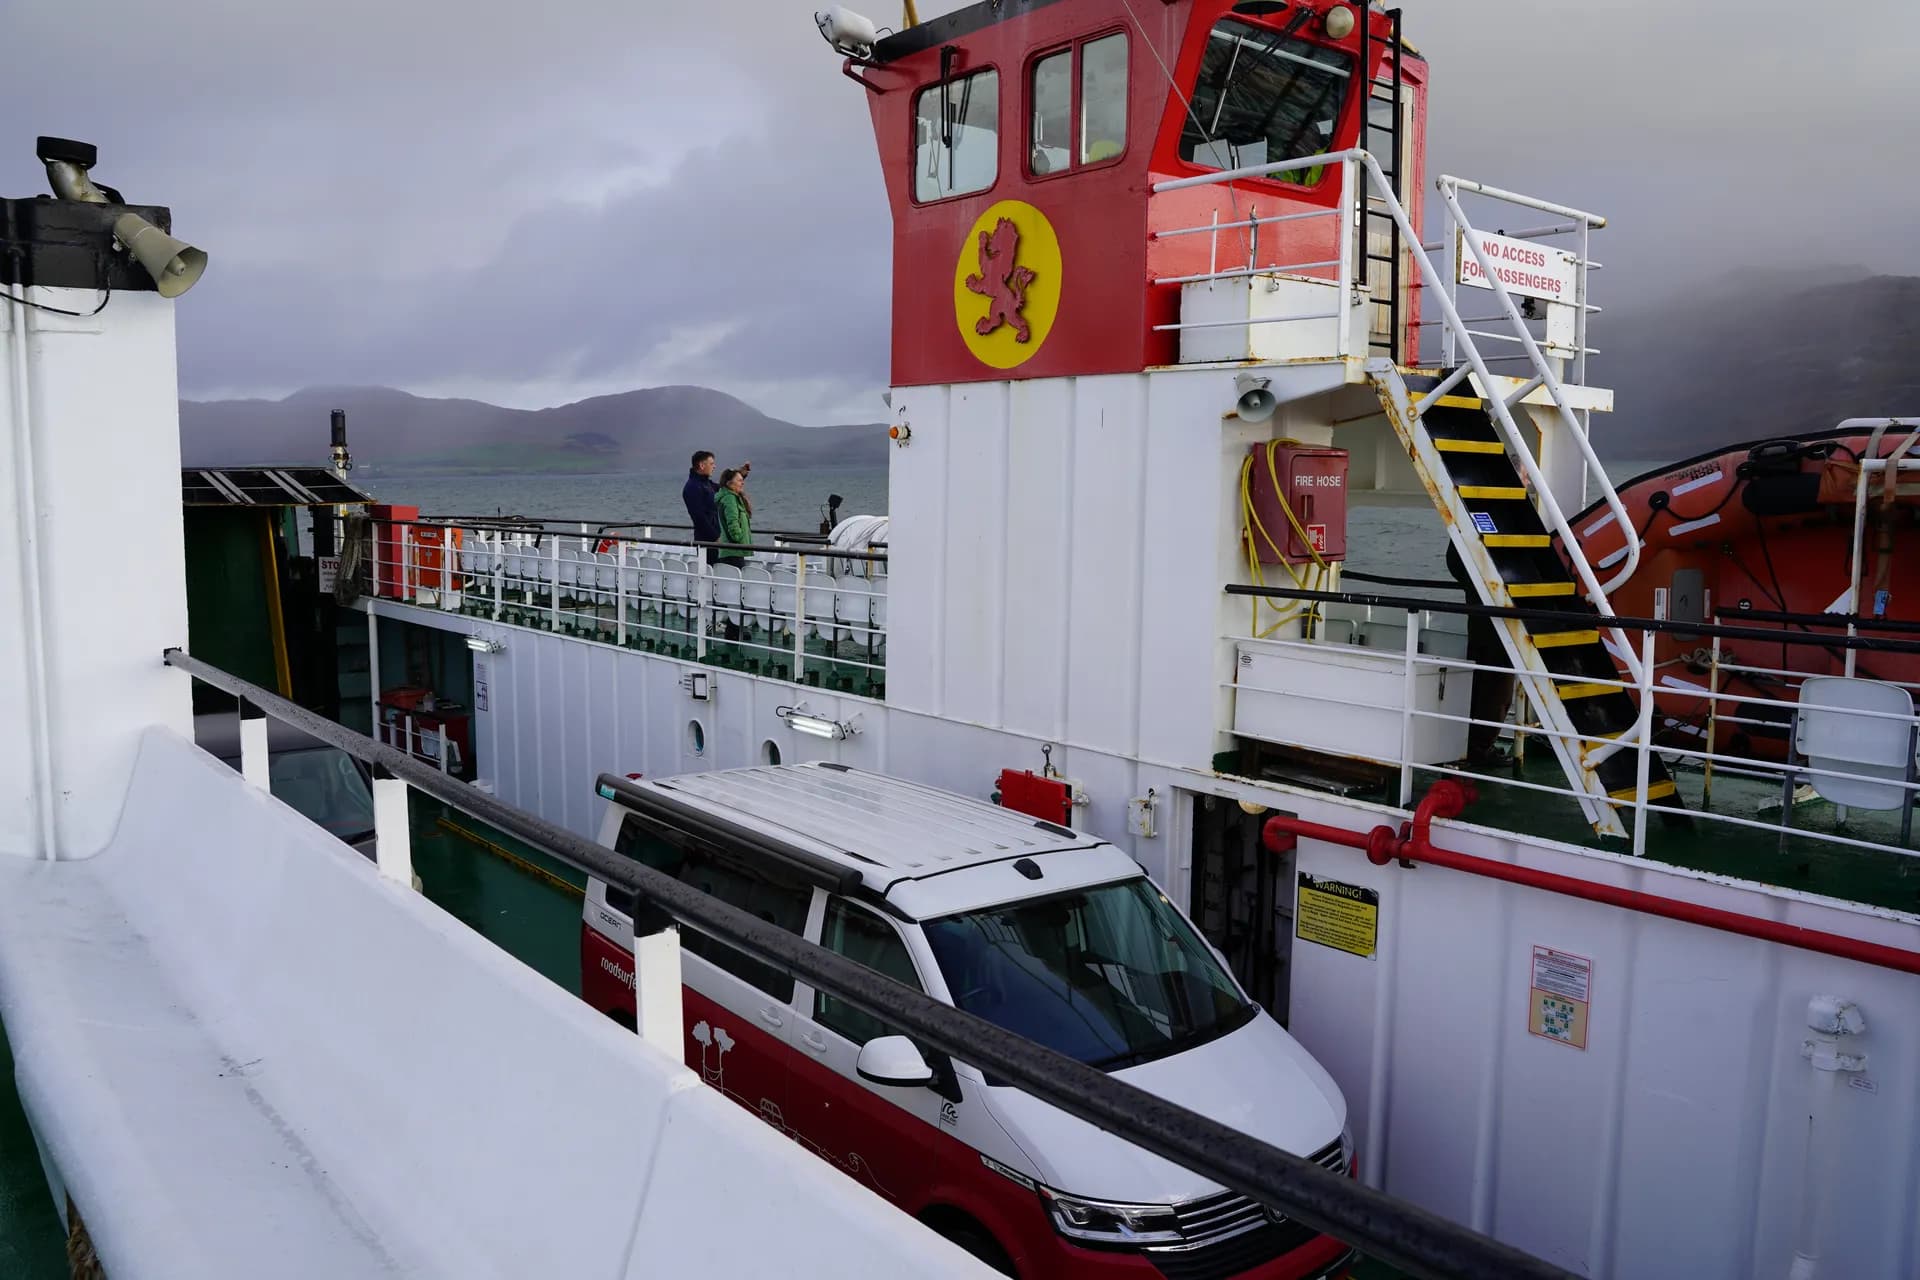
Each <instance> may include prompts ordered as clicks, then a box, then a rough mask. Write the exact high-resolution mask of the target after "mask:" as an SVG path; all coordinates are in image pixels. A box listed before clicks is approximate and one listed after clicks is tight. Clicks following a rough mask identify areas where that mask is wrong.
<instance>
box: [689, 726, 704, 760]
mask: <svg viewBox="0 0 1920 1280" xmlns="http://www.w3.org/2000/svg"><path fill="white" fill-rule="evenodd" d="M687 750H688V751H691V752H692V753H693V754H694V755H696V756H703V755H705V754H706V753H707V731H706V729H705V728H703V727H702V726H701V724H700V722H699V721H698V720H689V721H687Z"/></svg>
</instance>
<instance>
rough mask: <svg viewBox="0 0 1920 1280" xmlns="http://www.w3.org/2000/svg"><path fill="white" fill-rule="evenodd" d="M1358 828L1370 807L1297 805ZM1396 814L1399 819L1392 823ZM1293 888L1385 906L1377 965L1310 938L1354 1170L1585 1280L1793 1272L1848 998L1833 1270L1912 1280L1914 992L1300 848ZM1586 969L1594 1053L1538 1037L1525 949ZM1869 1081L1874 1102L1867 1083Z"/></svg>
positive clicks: (1877, 926)
mask: <svg viewBox="0 0 1920 1280" xmlns="http://www.w3.org/2000/svg"><path fill="white" fill-rule="evenodd" d="M1298 808H1299V811H1300V812H1301V814H1302V816H1307V817H1311V818H1314V819H1315V820H1319V821H1328V822H1332V823H1335V824H1337V825H1342V826H1347V827H1356V826H1358V827H1361V828H1362V829H1364V827H1365V826H1368V825H1371V822H1370V821H1364V819H1366V818H1367V816H1368V815H1364V814H1356V813H1355V812H1354V811H1353V808H1352V807H1341V806H1337V805H1334V804H1332V803H1328V802H1325V801H1305V800H1304V799H1303V801H1302V802H1301V803H1300V804H1299V805H1298ZM1381 817H1382V818H1384V817H1385V815H1381ZM1435 843H1436V844H1439V845H1441V846H1442V847H1444V848H1452V849H1458V850H1460V851H1461V852H1466V853H1474V854H1479V855H1482V856H1487V857H1493V858H1497V859H1500V860H1502V861H1518V862H1523V863H1524V864H1525V865H1528V866H1532V867H1537V868H1540V869H1542V870H1547V871H1553V872H1558V873H1561V874H1566V875H1573V876H1578V877H1582V878H1585V879H1589V880H1593V881H1597V882H1600V883H1604V884H1611V885H1619V886H1623V887H1627V888H1634V889H1640V890H1643V891H1645V892H1649V893H1655V894H1661V895H1667V896H1672V897H1676V898H1681V899H1684V900H1688V901H1694V902H1700V903H1704V904H1707V905H1711V906H1716V907H1721V908H1724V909H1728V910H1733V911H1740V912H1745V913H1749V914H1753V915H1758V916H1763V917H1766V918H1771V919H1779V920H1784V921H1786V922H1788V923H1791V924H1796V925H1801V926H1805V927H1808V928H1813V929H1821V930H1827V931H1831V932H1836V933H1843V934H1848V935H1852V936H1857V937H1865V938H1868V939H1870V940H1873V941H1877V942H1881V943H1886V944H1889V945H1894V946H1901V947H1906V948H1909V949H1912V948H1916V947H1920V922H1916V921H1915V920H1914V918H1912V917H1904V918H1898V919H1896V918H1890V917H1889V916H1888V915H1887V913H1875V912H1866V911H1861V910H1858V909H1853V908H1849V907H1846V906H1843V905H1839V904H1834V903H1830V902H1824V901H1820V900H1812V899H1806V898H1801V897H1798V896H1797V895H1794V894H1791V893H1788V892H1786V891H1782V890H1775V889H1763V888H1761V887H1760V886H1753V885H1739V884H1729V883H1725V882H1719V881H1713V880H1709V879H1707V878H1705V877H1701V876H1698V875H1693V874H1689V873H1687V872H1684V871H1679V870H1676V869H1673V868H1669V867H1663V866H1661V865H1659V864H1655V863H1635V862H1633V861H1632V860H1631V859H1626V858H1615V857H1611V856H1608V855H1603V854H1588V853H1582V852H1576V851H1572V850H1557V849H1552V848H1541V847H1539V846H1533V847H1529V848H1527V849H1526V850H1525V851H1524V853H1522V852H1521V851H1520V850H1519V849H1518V848H1517V846H1516V845H1515V844H1514V843H1513V842H1512V841H1510V840H1508V839H1505V838H1503V837H1500V836H1498V835H1496V834H1494V833H1490V832H1485V831H1480V830H1472V829H1448V830H1444V831H1441V832H1439V833H1438V834H1437V835H1436V839H1435ZM1299 869H1300V870H1301V871H1302V872H1305V873H1309V874H1314V875H1323V876H1330V877H1332V878H1334V879H1337V880H1342V881H1346V882H1348V883H1351V884H1360V885H1367V886H1370V887H1372V888H1375V889H1377V890H1378V891H1379V894H1380V950H1379V954H1378V957H1377V958H1376V959H1372V960H1368V959H1362V958H1359V957H1355V956H1351V955H1347V954H1345V953H1343V952H1339V951H1335V950H1332V949H1329V948H1326V947H1322V946H1317V945H1314V944H1312V943H1307V942H1300V941H1296V942H1295V944H1294V951H1293V987H1292V995H1293V1005H1292V1021H1291V1026H1292V1030H1293V1031H1294V1033H1295V1034H1296V1035H1297V1036H1298V1037H1299V1038H1300V1040H1301V1042H1302V1043H1303V1044H1305V1045H1306V1046H1307V1047H1308V1048H1309V1049H1310V1050H1312V1052H1313V1053H1314V1054H1315V1056H1316V1057H1318V1058H1319V1059H1320V1061H1321V1062H1322V1063H1323V1064H1324V1065H1325V1066H1326V1067H1327V1068H1328V1070H1329V1071H1331V1072H1332V1073H1333V1075H1334V1077H1335V1078H1336V1079H1337V1080H1338V1081H1339V1082H1340V1085H1341V1088H1342V1089H1343V1090H1344V1091H1345V1092H1346V1095H1347V1099H1348V1102H1349V1103H1350V1104H1351V1106H1352V1107H1353V1115H1354V1117H1355V1121H1354V1123H1355V1130H1356V1134H1357V1135H1358V1138H1359V1141H1360V1150H1361V1152H1362V1159H1363V1165H1362V1168H1363V1174H1364V1176H1366V1177H1367V1179H1368V1180H1369V1181H1370V1182H1373V1183H1374V1184H1375V1185H1381V1184H1382V1182H1383V1180H1384V1186H1385V1188H1386V1189H1387V1190H1388V1191H1390V1192H1392V1193H1393V1194H1395V1195H1399V1196H1404V1197H1406V1198H1408V1199H1411V1200H1413V1201H1415V1202H1417V1203H1420V1204H1423V1205H1425V1206H1427V1207H1428V1208H1431V1209H1434V1210H1436V1211H1437V1212H1439V1213H1442V1214H1445V1215H1446V1216H1447V1217H1450V1218H1453V1219H1456V1220H1458V1221H1461V1222H1465V1223H1468V1224H1469V1225H1472V1226H1474V1227H1477V1228H1479V1229H1480V1230H1483V1231H1487V1232H1489V1233H1491V1234H1493V1235H1495V1236H1498V1237H1500V1238H1502V1239H1504V1240H1507V1241H1510V1242H1512V1243H1513V1244H1515V1245H1518V1246H1519V1247H1521V1248H1523V1249H1526V1250H1528V1251H1530V1252H1533V1253H1536V1254H1538V1255H1539V1256H1541V1257H1544V1258H1547V1259H1549V1260H1550V1261H1553V1262H1556V1263H1559V1264H1560V1265H1562V1266H1564V1267H1566V1268H1568V1269H1569V1270H1572V1271H1575V1272H1577V1273H1579V1274H1582V1275H1590V1276H1596V1277H1617V1278H1619V1280H1638V1278H1640V1277H1664V1276H1674V1277H1686V1278H1687V1280H1748V1278H1749V1277H1780V1276H1785V1275H1786V1268H1787V1264H1788V1261H1789V1260H1790V1258H1791V1257H1792V1254H1793V1251H1794V1248H1795V1247H1796V1244H1797V1243H1798V1239H1797V1234H1796V1233H1797V1231H1798V1229H1799V1224H1800V1214H1801V1206H1802V1197H1803V1195H1804V1193H1805V1185H1804V1182H1805V1180H1804V1169H1805V1154H1806V1146H1807V1128H1808V1109H1809V1101H1810V1098H1811V1096H1812V1092H1811V1091H1812V1088H1813V1085H1814V1075H1815V1073H1814V1071H1813V1069H1812V1068H1811V1067H1810V1066H1809V1065H1808V1063H1807V1062H1806V1061H1805V1060H1803V1059H1802V1057H1801V1055H1800V1046H1801V1042H1802V1040H1803V1039H1804V1038H1805V1037H1806V1035H1807V1034H1808V1032H1807V1029H1806V1012H1807V1001H1808V999H1809V998H1810V997H1812V996H1814V995H1818V994H1830V995H1835V996H1839V997H1842V998H1844V999H1849V1000H1853V1001H1855V1002H1857V1003H1858V1005H1859V1006H1860V1008H1861V1010H1862V1011H1863V1013H1864V1014H1865V1016H1866V1020H1867V1032H1866V1034H1865V1035H1863V1036H1860V1037H1858V1038H1857V1039H1858V1043H1857V1044H1856V1045H1849V1046H1848V1048H1849V1049H1856V1048H1857V1049H1858V1050H1860V1051H1864V1052H1865V1053H1867V1054H1868V1071H1867V1073H1866V1075H1865V1077H1864V1084H1863V1085H1860V1086H1856V1087H1851V1088H1842V1089H1841V1090H1840V1099H1839V1101H1840V1106H1839V1107H1838V1109H1837V1110H1838V1112H1839V1121H1838V1126H1837V1127H1838V1129H1839V1134H1838V1142H1839V1151H1840V1153H1841V1154H1840V1157H1839V1159H1838V1161H1837V1162H1836V1173H1835V1178H1834V1182H1833V1184H1832V1186H1831V1187H1830V1188H1829V1190H1828V1193H1829V1194H1830V1195H1831V1196H1832V1202H1831V1203H1832V1209H1831V1213H1832V1218H1831V1221H1832V1224H1833V1228H1832V1230H1831V1232H1830V1233H1829V1235H1828V1237H1827V1238H1826V1239H1824V1240H1823V1241H1821V1242H1820V1245H1821V1256H1822V1269H1821V1271H1820V1274H1821V1275H1823V1276H1825V1275H1833V1276H1886V1277H1912V1276H1914V1275H1916V1274H1920V1254H1917V1253H1916V1246H1917V1243H1920V1242H1917V1239H1916V1221H1917V1220H1920V1219H1917V1217H1916V1212H1915V1211H1916V1208H1917V1207H1920V1142H1916V1139H1915V1134H1916V1132H1920V1083H1916V1081H1920V977H1915V976H1910V975H1903V974H1897V973H1892V972H1889V971H1887V970H1884V969H1878V968H1873V967H1870V966H1866V965H1861V964H1856V963H1852V962H1848V961H1843V960H1838V959H1832V958H1828V957H1824V956H1818V955H1814V954H1812V953H1809V952H1804V951H1800V950H1797V949H1794V948H1789V947H1783V946H1779V945H1775V944H1769V943H1764V942H1759V941H1755V940H1749V939H1743V938H1739V937H1735V936H1732V935H1729V934H1723V933H1717V932H1714V931H1711V930H1707V929H1702V928H1699V927H1697V926H1693V925H1687V924H1681V923H1678V922H1674V921H1667V920H1661V919H1658V918H1654V917H1649V916H1642V915H1637V914H1634V913H1630V912H1625V911H1621V910H1617V909H1614V908H1610V907H1606V906H1601V905H1598V904H1595V903H1588V902H1583V901H1579V900H1576V899H1571V898H1567V897H1563V896H1560V895H1556V894H1549V893H1545V892H1542V891H1540V890H1536V889H1529V888H1523V887H1520V886H1515V885H1506V884H1502V883H1500V882H1498V881H1493V880H1488V879H1485V878H1483V877H1479V876H1472V875H1466V874H1462V873H1458V872H1453V871H1448V870H1444V869H1440V868H1436V867H1420V868H1417V869H1414V870H1406V869H1402V868H1400V867H1398V866H1394V865H1390V866H1387V867H1375V866H1372V865H1371V864H1370V863H1368V862H1367V860H1366V858H1365V856H1364V855H1362V854H1360V853H1358V852H1355V851H1352V850H1348V849H1342V848H1337V847H1334V846H1330V845H1325V844H1321V843H1318V842H1315V841H1302V843H1301V847H1300V853H1299ZM1536 945H1537V946H1542V947H1550V948H1553V949H1556V950H1560V951H1567V952H1572V953H1574V954H1576V955H1580V956H1584V957H1587V958H1589V959H1591V960H1592V962H1593V976H1592V997H1593V999H1592V1004H1591V1008H1590V1013H1589V1029H1588V1041H1587V1048H1586V1049H1585V1050H1584V1051H1583V1050H1579V1049H1575V1048H1571V1047H1569V1046H1567V1045H1565V1044H1561V1043H1558V1042H1555V1041H1551V1040H1547V1039H1544V1038H1541V1037H1538V1036H1535V1035H1532V1034H1530V1033H1529V1031H1528V1027H1527V1011H1528V998H1529V997H1528V989H1529V984H1530V973H1531V969H1530V962H1531V956H1532V950H1533V948H1534V947H1535V946H1536ZM1869 1089H1870V1091H1869Z"/></svg>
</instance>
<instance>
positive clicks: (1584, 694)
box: [1553, 681, 1620, 702]
mask: <svg viewBox="0 0 1920 1280" xmlns="http://www.w3.org/2000/svg"><path fill="white" fill-rule="evenodd" d="M1553 690H1554V692H1555V693H1557V694H1559V695H1560V701H1562V702H1572V701H1573V700H1575V699H1576V698H1604V697H1606V696H1607V695H1608V694H1610V693H1619V692H1620V687H1619V686H1618V685H1612V684H1602V683H1600V682H1598V681H1593V682H1580V683H1575V684H1555V685H1554V686H1553Z"/></svg>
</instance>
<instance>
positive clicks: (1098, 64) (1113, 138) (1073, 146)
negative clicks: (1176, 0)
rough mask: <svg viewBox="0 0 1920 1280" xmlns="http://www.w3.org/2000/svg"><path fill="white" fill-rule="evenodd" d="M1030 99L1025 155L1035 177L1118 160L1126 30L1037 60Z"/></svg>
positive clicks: (1123, 136)
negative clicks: (1030, 108)
mask: <svg viewBox="0 0 1920 1280" xmlns="http://www.w3.org/2000/svg"><path fill="white" fill-rule="evenodd" d="M1076 67H1077V71H1076ZM1028 102H1029V104H1030V105H1031V107H1032V114H1031V117H1030V119H1029V121H1028V139H1027V143H1028V150H1027V157H1028V166H1029V168H1031V170H1032V171H1033V173H1034V176H1036V177H1043V176H1045V175H1047V174H1055V173H1065V172H1067V171H1068V170H1070V169H1074V168H1077V167H1079V166H1082V165H1096V164H1103V163H1105V162H1107V161H1110V160H1117V159H1119V157H1120V153H1121V152H1123V151H1125V150H1126V148H1127V36H1126V33H1125V32H1121V31H1116V32H1114V33H1113V34H1112V35H1105V36H1100V37H1098V38H1096V39H1093V40H1086V41H1082V42H1081V43H1080V44H1078V45H1075V46H1073V47H1072V48H1068V49H1062V50H1060V51H1059V52H1058V53H1050V54H1048V55H1047V56H1046V57H1044V58H1041V59H1039V60H1038V61H1036V62H1035V63H1034V64H1033V73H1032V81H1031V84H1030V87H1029V93H1028Z"/></svg>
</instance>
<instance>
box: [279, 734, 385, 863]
mask: <svg viewBox="0 0 1920 1280" xmlns="http://www.w3.org/2000/svg"><path fill="white" fill-rule="evenodd" d="M267 777H268V781H269V784H270V785H271V787H272V790H273V794H274V795H276V796H278V797H279V798H280V799H281V800H283V801H285V802H286V803H287V804H289V805H291V806H292V807H293V808H294V809H295V810H297V811H298V812H299V813H301V814H303V815H305V816H306V817H307V818H308V819H310V820H311V821H314V822H317V823H319V824H320V825H321V826H323V827H325V828H326V829H327V830H328V831H330V832H332V833H333V834H334V835H336V836H338V837H340V838H341V839H342V840H345V841H347V842H348V843H352V842H353V841H355V840H358V839H359V838H360V837H361V836H364V835H368V834H370V833H371V832H372V831H373V788H372V786H371V785H370V784H369V783H368V781H367V776H366V775H365V774H364V773H362V772H360V766H359V765H358V764H356V763H355V762H354V759H353V757H352V756H350V755H348V754H347V753H346V752H344V751H342V750H340V749H339V748H338V747H315V748H313V749H312V750H310V751H280V752H275V753H274V754H273V755H272V756H270V757H268V760H267Z"/></svg>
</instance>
